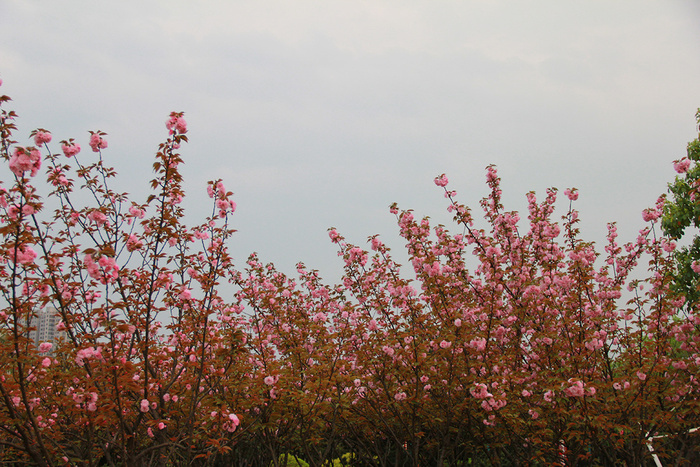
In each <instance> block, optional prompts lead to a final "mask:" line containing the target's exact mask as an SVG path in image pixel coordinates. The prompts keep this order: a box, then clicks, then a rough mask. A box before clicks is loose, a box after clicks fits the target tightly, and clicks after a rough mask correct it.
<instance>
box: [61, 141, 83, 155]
mask: <svg viewBox="0 0 700 467" xmlns="http://www.w3.org/2000/svg"><path fill="white" fill-rule="evenodd" d="M61 150H62V151H63V155H65V156H66V157H74V156H76V155H77V154H78V153H79V152H80V145H79V144H77V143H75V142H74V141H73V138H71V139H70V140H69V141H61Z"/></svg>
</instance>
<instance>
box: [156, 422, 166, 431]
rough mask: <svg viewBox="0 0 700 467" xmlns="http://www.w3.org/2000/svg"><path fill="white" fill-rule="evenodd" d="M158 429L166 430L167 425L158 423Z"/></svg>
mask: <svg viewBox="0 0 700 467" xmlns="http://www.w3.org/2000/svg"><path fill="white" fill-rule="evenodd" d="M158 429H159V430H163V429H165V423H163V422H160V423H158Z"/></svg>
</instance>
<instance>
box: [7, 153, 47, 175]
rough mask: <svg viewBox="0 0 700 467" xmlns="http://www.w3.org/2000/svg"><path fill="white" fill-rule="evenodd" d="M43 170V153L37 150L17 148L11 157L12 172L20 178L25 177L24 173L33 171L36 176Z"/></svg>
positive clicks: (32, 173)
mask: <svg viewBox="0 0 700 467" xmlns="http://www.w3.org/2000/svg"><path fill="white" fill-rule="evenodd" d="M40 168H41V153H40V152H39V150H38V149H37V148H33V147H30V148H22V147H16V148H15V150H14V151H13V153H12V157H10V170H11V171H12V173H14V174H15V175H17V176H18V177H22V176H24V172H27V171H31V176H32V177H33V176H35V175H36V174H37V172H39V169H40Z"/></svg>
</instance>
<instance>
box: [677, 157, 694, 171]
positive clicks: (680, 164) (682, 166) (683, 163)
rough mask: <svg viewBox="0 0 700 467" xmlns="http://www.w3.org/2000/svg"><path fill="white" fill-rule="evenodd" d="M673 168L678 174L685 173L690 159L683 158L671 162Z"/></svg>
mask: <svg viewBox="0 0 700 467" xmlns="http://www.w3.org/2000/svg"><path fill="white" fill-rule="evenodd" d="M673 168H674V169H675V171H676V172H678V173H679V174H682V173H686V172H687V171H688V169H689V168H690V159H688V158H687V157H684V158H683V159H680V160H677V161H673Z"/></svg>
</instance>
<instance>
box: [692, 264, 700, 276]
mask: <svg viewBox="0 0 700 467" xmlns="http://www.w3.org/2000/svg"><path fill="white" fill-rule="evenodd" d="M690 267H691V268H692V270H693V271H695V272H696V273H697V274H700V263H698V262H697V261H693V262H692V264H691V265H690Z"/></svg>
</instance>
